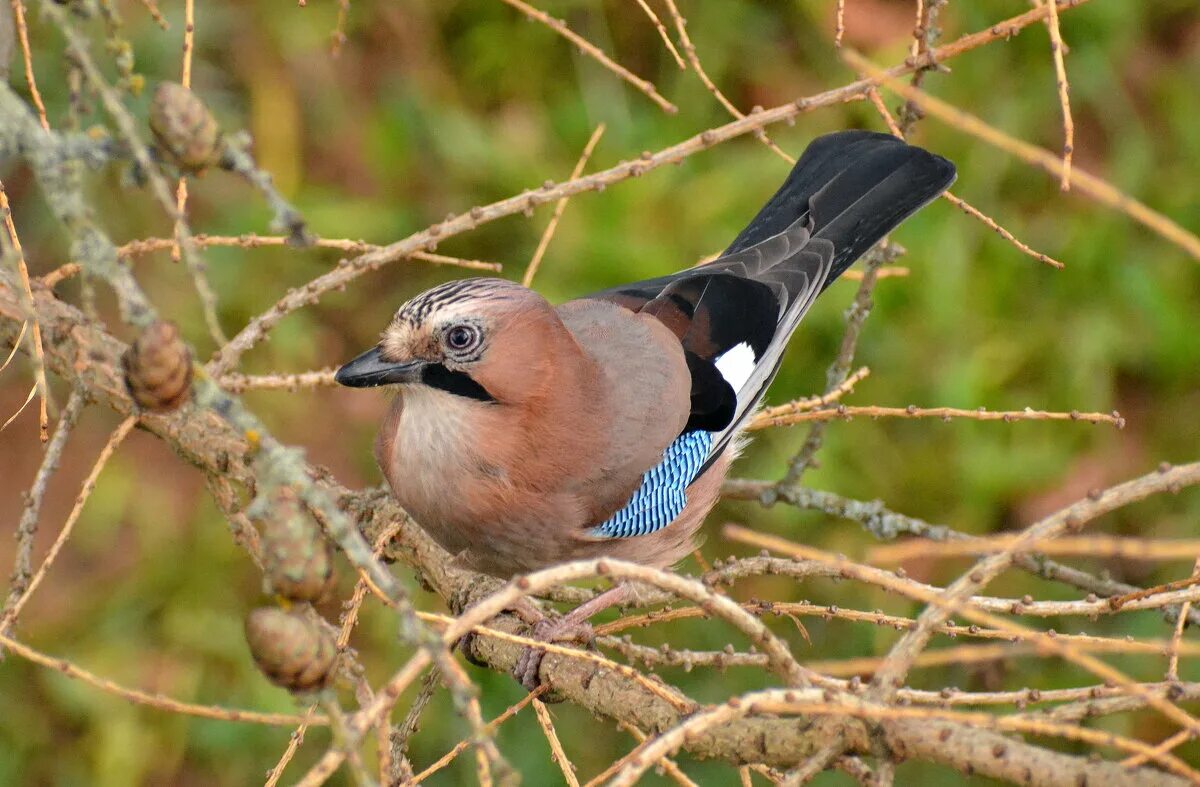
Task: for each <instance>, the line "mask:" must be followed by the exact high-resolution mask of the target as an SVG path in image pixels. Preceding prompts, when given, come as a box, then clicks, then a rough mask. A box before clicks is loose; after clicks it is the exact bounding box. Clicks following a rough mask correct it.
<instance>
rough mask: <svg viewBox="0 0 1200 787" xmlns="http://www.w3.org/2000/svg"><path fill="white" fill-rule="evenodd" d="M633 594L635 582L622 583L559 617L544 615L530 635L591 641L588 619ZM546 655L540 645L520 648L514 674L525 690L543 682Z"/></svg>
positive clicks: (630, 597)
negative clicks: (541, 673)
mask: <svg viewBox="0 0 1200 787" xmlns="http://www.w3.org/2000/svg"><path fill="white" fill-rule="evenodd" d="M634 595H635V593H634V588H633V585H631V584H629V583H628V582H622V583H621V584H619V585H617V586H616V587H612V588H609V589H608V590H606V591H604V592H603V593H601V594H600V595H598V596H596V597H595V598H593V599H591V600H589V601H585V602H584V603H582V604H580V605H579V606H578V607H575V609H573V610H571V611H570V612H568V613H567V614H566V615H563V616H562V617H560V618H547V617H546V616H545V615H541V618H540V619H539V620H538V621H537V622H536V623H534V624H533V631H532V633H531V635H530V636H531V638H532V639H536V640H538V641H540V642H578V643H580V644H590V643H591V641H592V639H593V637H594V635H593V633H592V624H590V623H588V619H589V618H591V617H592V616H593V615H595V614H597V613H599V612H603V611H604V610H606V609H608V608H609V607H613V606H616V605H618V604H623V603H625V602H626V601H629V600H630V599H632V598H633V597H634ZM539 614H540V613H539ZM545 657H546V651H544V650H542V649H541V648H537V647H534V646H532V645H530V646H528V647H526V648H525V650H523V651H521V655H520V656H519V657H518V658H517V663H516V666H514V667H513V677H514V678H516V679H517V680H518V681H519V682H520V683H521V685H522V686H524V687H525V688H526V689H528V690H529V691H533V690H534V689H536V688H537V687H538V685H539V684H540V683H541V677H540V676H539V674H538V672H539V670H540V669H541V666H542V659H543V658H545Z"/></svg>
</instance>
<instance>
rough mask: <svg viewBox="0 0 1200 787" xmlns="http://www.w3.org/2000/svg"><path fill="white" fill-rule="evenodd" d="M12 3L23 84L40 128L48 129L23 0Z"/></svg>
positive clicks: (11, 0) (14, 0) (15, 0)
mask: <svg viewBox="0 0 1200 787" xmlns="http://www.w3.org/2000/svg"><path fill="white" fill-rule="evenodd" d="M10 2H11V4H12V12H13V21H15V22H16V26H17V39H18V40H19V41H20V42H21V59H22V60H23V61H24V63H25V84H27V85H29V97H30V99H32V100H33V106H34V109H36V110H37V116H38V122H39V123H41V124H42V128H44V129H46V130H49V129H50V121H49V120H47V119H46V105H45V103H43V102H42V94H41V92H40V91H39V90H38V86H37V79H35V78H34V76H33V53H32V52H31V51H30V49H29V27H28V25H27V24H26V23H25V2H24V0H10Z"/></svg>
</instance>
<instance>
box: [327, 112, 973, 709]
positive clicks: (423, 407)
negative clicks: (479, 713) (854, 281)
mask: <svg viewBox="0 0 1200 787" xmlns="http://www.w3.org/2000/svg"><path fill="white" fill-rule="evenodd" d="M954 178H955V169H954V165H953V164H951V163H950V162H949V161H947V160H946V159H944V158H941V157H939V156H936V155H933V154H931V153H929V152H927V151H925V150H922V149H921V148H917V147H913V146H911V145H908V144H906V143H905V142H903V141H902V140H899V139H897V138H895V137H892V136H888V135H885V134H877V133H872V132H866V131H842V132H838V133H834V134H829V135H826V136H823V137H821V138H819V139H817V140H815V141H814V142H813V143H812V144H810V145H809V147H808V148H807V149H806V150H805V152H804V155H802V156H801V157H800V160H799V161H797V162H796V165H795V167H794V168H793V169H792V172H791V174H790V175H789V176H788V178H787V180H786V181H785V182H784V184H783V186H782V187H780V189H779V191H777V192H776V193H775V195H774V196H773V197H771V199H770V200H769V201H768V202H767V204H766V205H765V206H764V207H763V208H762V210H760V211H759V213H758V215H757V216H755V217H754V219H753V220H752V221H751V222H750V224H749V225H748V226H747V227H746V228H745V229H744V230H742V232H741V234H739V235H738V236H737V238H735V239H734V241H733V243H732V244H731V245H730V246H729V248H728V249H726V250H725V252H724V253H723V254H722V255H721V256H720V257H718V258H717V259H716V260H714V261H712V262H710V263H707V264H704V265H700V266H697V267H694V268H689V269H687V270H683V271H680V272H678V273H674V274H671V275H669V276H663V277H660V278H657V279H649V280H647V281H641V282H636V283H634V284H627V285H623V286H619V287H614V288H612V289H608V290H603V291H601V292H597V293H594V294H592V295H588V296H585V297H583V298H579V299H577V300H572V301H568V302H567V303H564V304H562V305H561V306H557V307H555V306H552V305H551V304H550V303H549V302H547V301H546V299H545V298H543V297H542V296H540V295H538V294H537V293H536V292H534V291H532V290H530V289H527V288H525V287H522V286H520V285H518V284H515V283H512V282H509V281H505V280H502V279H492V278H477V279H465V280H459V281H452V282H449V283H447V284H443V285H440V286H438V287H434V288H433V289H431V290H428V291H427V292H424V293H422V294H420V295H418V296H416V297H415V298H413V299H412V300H410V301H408V302H407V303H405V304H404V305H403V306H401V307H400V309H399V311H397V312H396V314H395V316H394V318H393V319H392V321H391V324H389V325H388V327H387V328H386V329H385V330H384V332H383V334H382V339H381V340H380V342H379V344H378V345H377V346H375V347H373V348H372V349H370V350H368V351H367V352H365V353H363V354H362V355H359V356H358V357H357V358H355V359H354V360H352V361H350V362H349V363H347V364H346V365H345V366H343V367H342V368H341V369H339V370H338V372H337V381H338V382H339V383H341V384H342V385H348V386H354V387H368V386H382V385H387V386H394V390H395V391H396V396H395V400H394V402H393V404H392V407H391V410H390V412H389V413H388V415H387V416H386V417H385V419H384V421H383V425H382V427H381V429H380V432H379V436H378V438H377V440H376V443H375V457H376V459H377V460H378V462H379V466H380V468H381V469H382V470H383V474H384V476H385V477H386V478H387V481H388V484H389V485H390V487H391V490H392V493H393V494H394V495H395V497H396V499H397V500H398V501H399V502H400V504H401V505H402V506H403V507H404V508H405V510H407V511H408V512H409V513H410V514H411V515H412V516H413V518H414V519H415V520H416V521H417V522H418V523H419V524H420V525H421V526H422V527H423V528H424V529H425V531H426V532H428V533H429V535H430V536H431V537H432V538H433V539H434V540H435V541H437V542H438V543H439V544H440V545H441V546H443V547H444V548H445V549H446V550H447V551H449V552H450V553H451V554H452V555H455V556H457V560H458V562H459V563H460V564H462V565H464V566H466V567H469V568H472V569H475V570H478V571H482V572H486V573H488V574H492V575H495V576H498V577H504V578H507V577H510V576H512V575H514V574H518V573H523V572H528V571H532V570H536V569H539V568H544V567H546V566H550V565H554V564H557V563H562V562H566V561H569V560H575V559H580V558H596V557H601V556H611V557H614V558H620V559H622V560H630V561H635V562H638V563H642V564H646V565H651V566H656V567H666V566H670V565H672V564H674V563H676V562H677V561H679V560H680V559H681V558H683V557H684V556H685V555H687V554H688V553H689V552H690V551H691V550H692V549H693V548H694V543H695V536H696V533H697V531H698V529H699V528H700V525H701V523H702V522H703V520H704V518H705V516H706V515H707V514H708V512H709V510H710V509H711V508H712V507H713V505H714V504H715V503H716V501H717V497H718V495H719V493H720V489H721V483H722V481H723V480H724V478H725V475H726V472H727V471H728V469H729V465H730V463H731V462H732V461H733V459H734V458H735V456H736V455H737V453H738V451H739V448H740V445H741V443H740V440H739V430H740V429H741V427H742V426H743V425H744V424H745V423H746V421H747V419H748V417H749V416H750V415H751V413H752V412H753V410H754V409H755V408H756V407H757V406H758V404H759V402H760V401H761V400H762V398H763V396H764V394H765V393H766V390H767V387H768V386H769V385H770V383H771V380H772V379H773V378H774V376H775V373H776V372H777V371H778V369H779V364H780V360H781V358H782V356H783V351H784V349H785V347H786V346H787V342H788V340H789V338H790V337H791V335H792V332H793V331H794V330H795V329H796V326H797V325H798V324H799V322H800V320H801V318H803V316H804V314H805V313H806V312H807V311H808V309H809V307H810V306H812V303H813V301H814V300H815V299H816V297H817V296H818V295H819V294H820V293H821V292H822V291H823V290H824V289H825V288H826V287H828V286H829V284H830V283H831V282H833V281H834V280H835V279H836V278H837V277H838V276H839V275H840V274H841V273H842V272H843V271H845V270H846V269H847V268H848V267H849V266H850V265H851V264H852V263H853V262H854V261H855V260H856V259H858V257H859V256H860V255H862V254H863V253H864V252H865V251H866V250H867V249H869V248H870V247H871V246H872V245H873V244H874V243H875V242H876V241H878V240H879V239H880V238H882V237H883V236H884V235H886V234H887V233H888V232H890V231H891V230H892V229H893V228H894V227H896V226H897V225H898V224H899V223H900V222H902V221H903V220H904V219H906V218H907V217H908V216H910V215H911V214H912V213H914V212H916V211H917V210H918V209H920V208H921V207H923V206H924V205H926V204H927V203H928V202H930V201H931V200H933V199H934V198H935V197H937V196H938V194H940V193H941V192H942V191H944V190H945V189H946V188H947V187H948V186H949V185H950V184H951V182H953V180H954ZM621 590H622V587H621V586H618V587H617V588H614V589H613V591H609V593H610V594H611V595H608V596H607V597H606V598H605V601H603V602H599V603H594V602H589V603H588V604H586V605H584V607H581V608H579V609H577V610H575V611H574V612H572V613H571V614H569V615H567V616H565V617H563V618H560V619H558V620H556V621H554V622H553V623H550V622H547V621H542V625H540V626H539V627H535V634H536V635H537V636H539V637H541V638H543V639H545V640H549V639H555V638H562V636H563V635H564V634H565V633H566V632H568V631H578V629H579V624H581V623H583V622H584V621H586V619H587V617H590V615H591V614H594V613H595V612H596V611H598V609H599V608H600V607H602V606H607V605H608V604H612V603H617V602H618V600H620V599H622V598H623V597H624V596H623V594H622V593H621ZM524 661H525V662H526V663H524V664H522V665H518V670H519V671H520V672H521V673H522V674H520V675H518V678H519V679H522V681H523V682H524V683H525V684H526V685H527V686H530V687H532V686H535V685H536V683H537V679H538V678H537V668H538V663H539V662H540V656H537V655H534V656H533V657H532V658H531V659H525V660H524ZM530 662H532V663H530Z"/></svg>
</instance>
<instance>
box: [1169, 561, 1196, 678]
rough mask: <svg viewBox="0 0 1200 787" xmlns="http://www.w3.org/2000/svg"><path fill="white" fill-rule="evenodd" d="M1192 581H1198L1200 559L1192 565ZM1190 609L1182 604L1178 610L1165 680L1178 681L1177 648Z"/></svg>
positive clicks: (1180, 643) (1180, 642)
mask: <svg viewBox="0 0 1200 787" xmlns="http://www.w3.org/2000/svg"><path fill="white" fill-rule="evenodd" d="M1192 579H1193V580H1196V581H1200V557H1198V558H1196V562H1195V563H1194V564H1193V565H1192ZM1190 608H1191V602H1190V601H1185V602H1183V606H1181V607H1180V608H1179V619H1178V620H1176V621H1175V631H1174V632H1173V633H1172V634H1171V648H1170V653H1171V655H1170V656H1168V657H1167V680H1169V681H1177V680H1179V648H1180V646H1181V645H1182V643H1183V628H1184V626H1185V625H1186V623H1187V613H1188V609H1190Z"/></svg>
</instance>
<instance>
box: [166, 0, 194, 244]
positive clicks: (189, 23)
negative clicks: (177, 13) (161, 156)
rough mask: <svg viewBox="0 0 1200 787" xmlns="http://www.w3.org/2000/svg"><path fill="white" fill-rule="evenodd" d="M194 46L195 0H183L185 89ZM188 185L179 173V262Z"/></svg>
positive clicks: (182, 76) (182, 71)
mask: <svg viewBox="0 0 1200 787" xmlns="http://www.w3.org/2000/svg"><path fill="white" fill-rule="evenodd" d="M195 48H196V0H184V3H183V63H182V65H181V66H180V78H179V84H181V85H183V86H184V87H185V88H187V89H189V90H190V89H191V87H192V52H193V51H194V50H195ZM187 200H188V185H187V176H186V175H180V176H179V182H178V183H177V184H176V186H175V212H176V219H175V242H174V244H173V245H172V246H171V260H172V261H173V262H179V261H180V260H181V259H183V242H184V234H185V233H186V231H187V225H186V224H185V223H184V222H185V221H186V219H185V217H186V216H187Z"/></svg>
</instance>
